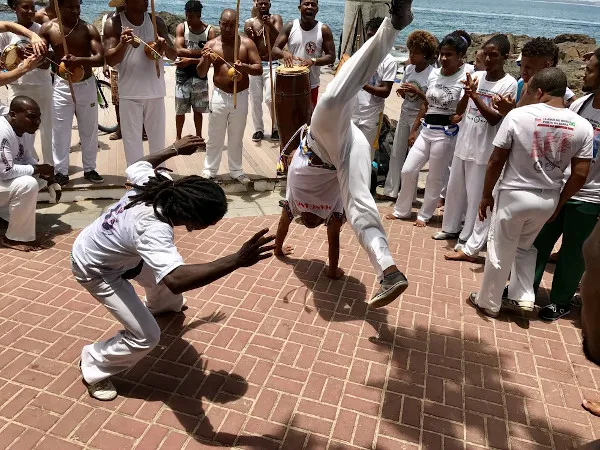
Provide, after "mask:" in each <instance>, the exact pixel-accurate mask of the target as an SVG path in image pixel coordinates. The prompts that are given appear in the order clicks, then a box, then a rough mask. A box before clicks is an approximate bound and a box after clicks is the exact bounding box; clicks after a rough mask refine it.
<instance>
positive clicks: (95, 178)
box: [83, 170, 104, 184]
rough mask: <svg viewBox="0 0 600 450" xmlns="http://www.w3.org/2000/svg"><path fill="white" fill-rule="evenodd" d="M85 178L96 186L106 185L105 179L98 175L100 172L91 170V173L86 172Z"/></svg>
mask: <svg viewBox="0 0 600 450" xmlns="http://www.w3.org/2000/svg"><path fill="white" fill-rule="evenodd" d="M83 178H85V179H86V180H88V181H90V182H92V183H94V184H100V183H104V178H102V177H101V176H100V175H98V172H96V171H95V170H90V171H89V172H84V173H83Z"/></svg>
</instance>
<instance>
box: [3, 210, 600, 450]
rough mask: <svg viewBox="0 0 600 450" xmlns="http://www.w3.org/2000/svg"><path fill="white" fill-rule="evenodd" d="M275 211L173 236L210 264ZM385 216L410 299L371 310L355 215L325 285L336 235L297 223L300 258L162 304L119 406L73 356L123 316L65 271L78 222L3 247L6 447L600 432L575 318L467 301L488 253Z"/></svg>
mask: <svg viewBox="0 0 600 450" xmlns="http://www.w3.org/2000/svg"><path fill="white" fill-rule="evenodd" d="M382 212H383V213H385V212H387V210H385V209H382ZM276 220H277V217H276V216H266V217H249V218H233V219H226V220H224V221H223V222H222V223H221V224H219V226H217V227H215V228H212V229H208V230H204V231H202V232H196V233H192V234H187V233H178V234H177V239H178V240H177V245H178V247H179V248H180V250H181V253H182V254H183V256H184V258H185V259H186V261H187V262H190V263H197V262H203V261H209V260H212V259H214V258H216V257H219V256H221V255H224V254H227V253H229V252H231V251H233V250H236V249H237V248H238V247H239V245H240V244H241V243H242V242H243V241H244V240H245V239H246V238H247V237H249V236H250V235H251V234H252V233H253V232H255V231H256V230H258V229H260V228H261V227H264V226H270V227H271V228H272V229H274V224H275V223H276ZM385 226H386V228H387V230H388V232H389V234H390V244H391V249H392V252H393V253H394V254H396V255H397V261H398V263H399V264H400V265H401V266H402V267H403V268H407V270H406V272H407V275H408V276H409V279H410V282H411V285H410V287H409V289H408V291H407V292H406V294H405V295H404V296H403V297H402V300H401V301H399V302H396V303H394V304H392V305H391V306H390V307H388V308H386V309H384V310H377V311H368V310H367V308H366V307H365V303H364V300H365V298H366V297H367V296H370V295H371V294H372V291H373V289H374V288H375V278H374V276H373V274H372V269H371V267H370V265H369V263H368V260H367V258H366V255H365V253H364V252H362V250H360V248H359V247H358V244H357V241H356V239H355V238H354V236H353V233H352V231H351V229H350V228H349V227H348V226H346V227H344V230H343V239H342V242H343V248H342V250H341V263H340V264H341V267H342V268H344V269H345V271H346V277H344V279H342V280H339V281H330V280H328V279H327V278H325V277H324V276H323V274H322V268H323V265H324V261H325V260H326V255H327V244H326V240H325V233H324V230H323V229H317V230H307V229H304V228H300V227H298V226H296V225H293V226H292V231H291V238H290V239H289V242H290V243H292V244H294V245H295V246H296V251H295V254H294V255H292V258H291V259H289V260H287V261H280V260H277V259H271V260H269V261H266V262H262V263H260V264H259V265H257V266H255V267H252V268H248V269H242V270H239V271H237V272H235V273H233V274H231V275H230V276H228V277H227V278H225V279H223V280H220V281H219V282H217V283H213V284H212V285H209V286H206V287H204V288H202V289H199V290H196V291H193V292H190V293H188V295H187V298H188V304H189V309H188V310H187V311H186V313H185V315H183V314H170V315H165V316H162V317H160V318H159V323H160V326H161V328H162V330H163V335H162V339H161V342H160V345H159V346H158V347H157V348H156V349H155V350H154V351H153V352H152V353H151V354H150V355H149V356H148V357H146V358H145V359H143V360H142V361H141V362H140V363H139V364H138V365H137V366H135V367H134V368H132V369H131V370H129V371H128V372H126V373H124V374H123V375H122V377H120V378H118V379H117V380H115V384H116V385H117V387H118V389H119V391H120V394H121V395H120V396H119V397H118V399H117V400H115V401H113V402H108V403H101V402H97V401H95V400H92V399H90V398H89V397H88V395H87V392H86V390H85V387H84V386H83V385H82V383H81V381H80V377H79V372H78V369H77V361H78V358H79V354H80V351H81V347H82V345H84V344H85V343H88V342H90V340H95V339H99V338H101V337H103V336H110V335H113V334H114V333H115V332H116V331H117V330H118V329H119V325H118V323H116V322H115V321H114V320H113V319H112V317H111V316H110V314H109V313H108V312H107V311H106V310H105V309H104V307H102V306H99V305H98V304H97V303H96V301H95V300H94V299H93V298H92V297H91V296H90V295H88V294H87V293H86V292H84V291H83V290H82V289H81V288H80V287H79V286H78V285H77V283H76V282H75V281H74V280H73V279H72V277H71V275H70V270H69V267H68V265H69V262H68V255H69V250H70V247H71V244H72V242H73V240H74V238H75V236H76V233H69V234H64V235H59V236H55V237H54V238H53V246H52V247H51V248H49V249H47V250H44V251H42V252H39V253H36V254H31V255H25V254H22V253H17V252H11V251H7V250H6V249H1V250H0V273H1V274H2V277H1V278H0V286H1V289H0V378H1V379H2V384H1V387H0V448H12V449H19V450H21V449H27V448H39V449H52V450H63V449H76V448H98V449H107V450H116V449H133V448H135V449H142V450H151V449H155V448H160V449H198V448H205V447H214V446H219V445H224V446H234V447H238V448H252V449H261V450H262V449H277V448H282V449H303V448H304V449H326V448H328V449H355V448H369V449H370V448H377V449H382V450H384V449H385V450H387V449H390V450H396V449H406V450H408V449H417V448H426V449H445V450H449V449H458V448H460V449H463V448H468V449H479V448H481V449H483V448H500V449H506V448H511V449H519V450H522V449H546V448H553V449H567V448H572V447H573V446H575V445H577V444H579V443H581V442H588V441H591V440H593V439H595V438H599V437H600V419H598V418H596V417H593V416H591V415H590V414H588V413H586V412H585V411H583V410H582V409H581V407H580V401H581V397H582V395H587V396H589V397H590V398H592V399H598V398H599V397H600V394H599V393H598V387H599V386H600V368H598V367H595V366H593V365H592V364H590V363H588V362H587V361H586V360H585V358H584V356H583V354H582V351H581V336H580V330H579V326H578V322H577V317H576V314H575V313H574V314H572V316H571V317H568V318H565V319H563V320H560V321H559V322H558V323H555V324H544V323H541V322H539V321H537V320H536V319H535V316H533V315H532V316H531V317H515V316H509V315H502V316H501V317H500V319H498V320H491V319H486V318H483V317H480V316H478V315H477V313H476V312H475V311H474V310H473V309H471V308H470V307H468V306H466V305H465V299H466V296H467V295H468V293H469V292H470V291H471V290H474V289H476V288H477V287H478V282H479V279H480V278H481V270H482V268H481V266H479V265H475V264H467V263H463V264H457V263H448V262H446V261H444V259H443V254H444V252H445V251H447V249H446V247H445V245H446V244H444V243H440V242H436V241H433V240H432V239H431V238H430V235H431V233H432V230H433V228H432V227H429V228H426V229H416V228H414V227H413V226H412V224H411V223H407V222H394V223H391V222H387V221H386V223H385ZM545 283H546V285H547V283H548V279H546V280H545ZM530 319H531V320H530ZM374 337H378V339H377V338H375V339H374Z"/></svg>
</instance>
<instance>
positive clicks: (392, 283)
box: [367, 271, 408, 308]
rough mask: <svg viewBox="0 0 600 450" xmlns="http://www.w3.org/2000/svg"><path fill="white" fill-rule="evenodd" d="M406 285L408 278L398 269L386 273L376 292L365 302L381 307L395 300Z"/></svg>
mask: <svg viewBox="0 0 600 450" xmlns="http://www.w3.org/2000/svg"><path fill="white" fill-rule="evenodd" d="M407 287H408V280H407V279H406V277H405V276H404V274H403V273H402V272H400V271H398V272H394V273H391V274H389V275H386V276H385V277H384V278H383V280H382V281H381V286H380V287H379V290H378V291H377V293H376V294H375V295H374V296H373V298H372V299H371V300H368V301H367V304H368V305H369V306H370V307H371V308H382V307H384V306H386V305H389V304H390V303H392V302H393V301H394V300H396V299H397V298H398V297H400V295H401V294H402V293H403V292H404V291H405V290H406V288H407Z"/></svg>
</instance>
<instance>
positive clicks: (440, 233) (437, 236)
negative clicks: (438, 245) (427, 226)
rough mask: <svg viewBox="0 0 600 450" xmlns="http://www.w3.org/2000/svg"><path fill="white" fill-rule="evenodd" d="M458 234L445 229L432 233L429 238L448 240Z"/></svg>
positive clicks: (456, 236) (455, 237)
mask: <svg viewBox="0 0 600 450" xmlns="http://www.w3.org/2000/svg"><path fill="white" fill-rule="evenodd" d="M459 234H460V233H446V232H445V231H438V232H436V233H433V236H431V238H432V239H435V240H436V241H449V240H451V239H458V236H459Z"/></svg>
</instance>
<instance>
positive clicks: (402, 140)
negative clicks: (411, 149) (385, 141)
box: [383, 112, 417, 197]
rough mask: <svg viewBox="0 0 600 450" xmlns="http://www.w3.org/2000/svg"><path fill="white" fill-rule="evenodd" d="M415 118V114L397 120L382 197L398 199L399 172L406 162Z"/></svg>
mask: <svg viewBox="0 0 600 450" xmlns="http://www.w3.org/2000/svg"><path fill="white" fill-rule="evenodd" d="M416 118H417V113H416V112H415V113H414V114H400V118H399V119H398V124H397V125H396V133H395V134H394V146H393V147H392V154H391V155H390V169H389V171H388V174H387V177H386V179H385V186H384V187H383V195H387V196H388V197H398V191H399V190H400V172H401V171H402V166H403V165H404V161H405V160H406V153H407V152H408V138H409V136H410V130H411V129H412V126H413V125H414V123H415V119H416ZM415 193H416V190H415Z"/></svg>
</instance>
